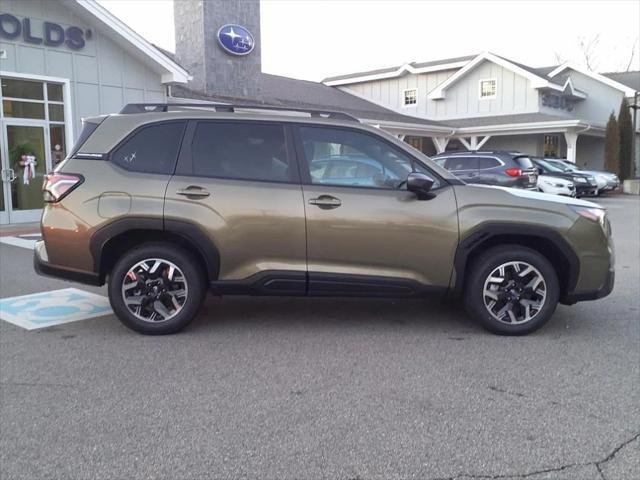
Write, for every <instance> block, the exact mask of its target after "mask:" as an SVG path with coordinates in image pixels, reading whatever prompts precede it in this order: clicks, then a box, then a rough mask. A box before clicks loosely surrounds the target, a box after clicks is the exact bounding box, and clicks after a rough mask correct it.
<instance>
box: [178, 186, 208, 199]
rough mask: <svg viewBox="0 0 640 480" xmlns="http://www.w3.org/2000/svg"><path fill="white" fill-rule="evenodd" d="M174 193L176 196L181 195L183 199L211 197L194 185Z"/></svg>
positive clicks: (204, 190)
mask: <svg viewBox="0 0 640 480" xmlns="http://www.w3.org/2000/svg"><path fill="white" fill-rule="evenodd" d="M176 193H177V194H178V195H183V196H185V197H191V198H206V197H208V196H209V195H211V194H210V193H209V191H208V190H206V189H204V188H202V187H198V186H195V185H190V186H188V187H187V188H180V189H179V190H177V191H176Z"/></svg>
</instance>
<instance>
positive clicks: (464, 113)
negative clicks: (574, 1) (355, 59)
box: [323, 52, 640, 169]
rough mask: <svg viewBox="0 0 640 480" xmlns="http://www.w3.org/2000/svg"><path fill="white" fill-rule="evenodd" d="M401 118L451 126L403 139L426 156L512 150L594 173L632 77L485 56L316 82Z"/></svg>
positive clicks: (632, 89) (639, 79)
mask: <svg viewBox="0 0 640 480" xmlns="http://www.w3.org/2000/svg"><path fill="white" fill-rule="evenodd" d="M323 83H324V84H325V85H328V86H333V87H336V88H339V89H340V90H343V91H345V92H348V93H350V94H352V95H356V96H358V97H360V98H362V99H366V100H369V101H371V102H374V103H376V104H378V105H381V106H384V107H387V108H390V109H392V110H394V111H396V112H401V113H403V114H405V115H411V116H416V117H419V118H422V119H426V120H430V121H432V122H434V123H435V124H437V125H446V126H450V127H451V132H450V134H449V135H446V136H440V137H438V136H429V135H423V136H410V137H405V140H406V141H408V142H410V143H412V144H413V145H414V146H415V147H417V148H419V149H420V150H422V151H424V152H425V153H427V154H433V153H436V152H441V151H443V150H445V149H448V150H459V149H468V150H477V149H480V148H483V149H496V150H497V149H500V150H518V151H521V152H525V153H529V154H531V155H537V156H550V157H559V158H567V159H568V160H570V161H573V162H576V163H577V164H578V165H581V166H585V167H589V168H593V169H600V168H602V167H603V163H604V141H603V138H604V130H605V126H606V123H607V120H608V118H609V115H610V114H611V113H612V112H613V113H615V114H616V115H617V114H618V111H619V109H620V104H621V102H622V99H623V97H627V98H628V99H629V102H630V103H633V101H634V100H633V98H634V95H635V94H636V91H637V88H638V86H637V84H638V83H640V72H629V73H628V74H626V75H620V74H609V75H607V74H605V75H601V74H598V73H594V72H591V71H587V70H585V69H583V68H580V67H577V66H575V65H571V64H565V65H555V66H551V67H545V68H532V67H529V66H526V65H522V64H520V63H517V62H514V61H512V60H509V59H506V58H503V57H500V56H498V55H495V54H492V53H489V52H485V53H482V54H479V55H475V56H469V57H461V58H451V59H445V60H440V61H432V62H426V63H409V64H405V65H400V66H398V67H392V68H387V69H381V70H374V71H368V72H358V73H353V74H348V75H341V76H338V77H330V78H326V79H325V80H323Z"/></svg>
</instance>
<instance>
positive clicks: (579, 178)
mask: <svg viewBox="0 0 640 480" xmlns="http://www.w3.org/2000/svg"><path fill="white" fill-rule="evenodd" d="M573 181H574V182H576V183H587V179H586V178H584V177H573Z"/></svg>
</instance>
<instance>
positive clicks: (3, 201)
mask: <svg viewBox="0 0 640 480" xmlns="http://www.w3.org/2000/svg"><path fill="white" fill-rule="evenodd" d="M0 136H1V132H0ZM3 145H4V142H3ZM4 156H5V155H4V152H3V151H2V148H0V225H4V224H5V223H9V212H8V210H7V204H8V203H9V201H8V200H7V198H6V193H5V192H6V191H7V189H6V188H5V183H8V182H6V181H5V176H7V177H8V176H9V169H8V167H6V166H5V163H7V162H5V159H4Z"/></svg>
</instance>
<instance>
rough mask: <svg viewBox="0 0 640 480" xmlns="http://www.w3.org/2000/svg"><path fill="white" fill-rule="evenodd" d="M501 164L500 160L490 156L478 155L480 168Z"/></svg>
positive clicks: (484, 168)
mask: <svg viewBox="0 0 640 480" xmlns="http://www.w3.org/2000/svg"><path fill="white" fill-rule="evenodd" d="M500 165H501V163H500V161H499V160H498V159H496V158H492V157H479V158H478V168H479V169H480V170H486V169H488V168H495V167H499V166H500Z"/></svg>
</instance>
